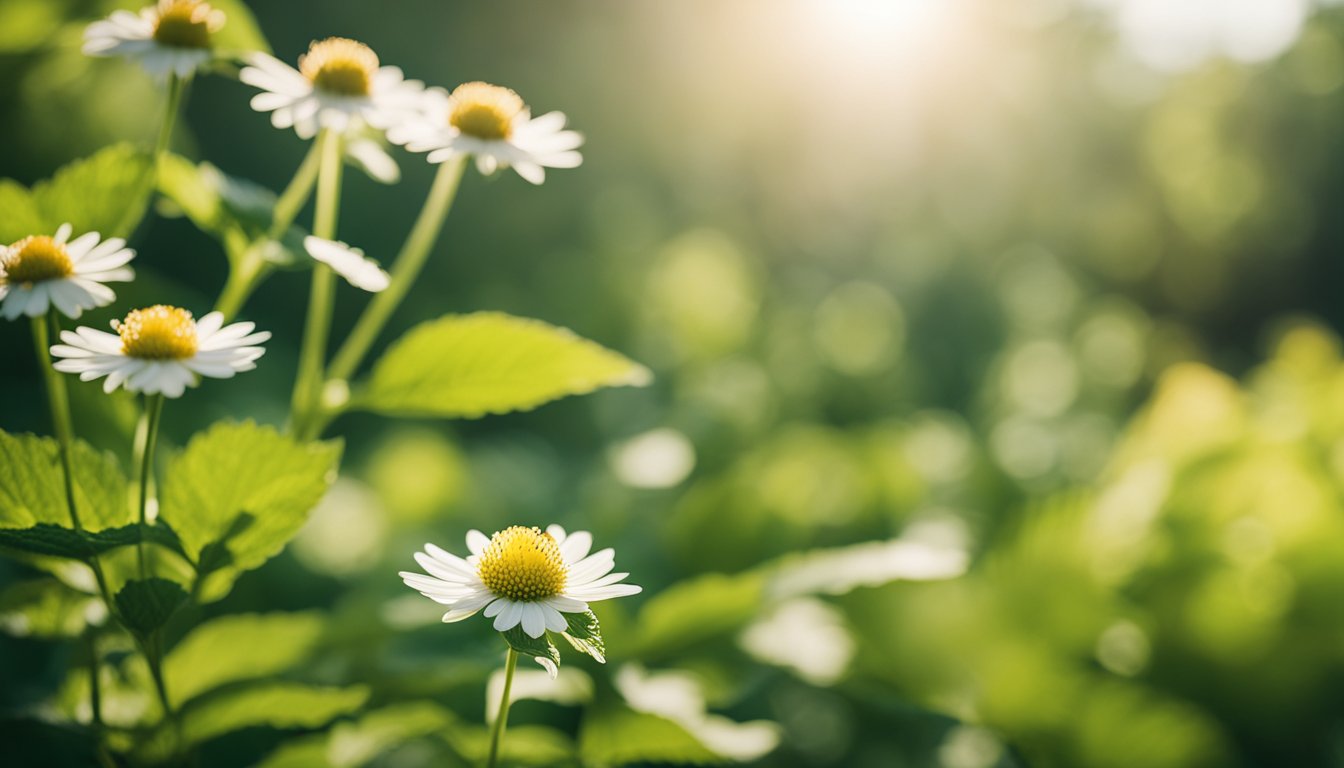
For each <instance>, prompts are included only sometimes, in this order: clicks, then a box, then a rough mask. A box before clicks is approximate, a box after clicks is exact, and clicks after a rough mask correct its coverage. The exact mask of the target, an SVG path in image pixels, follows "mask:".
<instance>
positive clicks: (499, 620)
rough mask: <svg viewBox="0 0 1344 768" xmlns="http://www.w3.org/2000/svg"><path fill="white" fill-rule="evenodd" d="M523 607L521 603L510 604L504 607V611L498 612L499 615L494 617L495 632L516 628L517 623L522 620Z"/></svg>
mask: <svg viewBox="0 0 1344 768" xmlns="http://www.w3.org/2000/svg"><path fill="white" fill-rule="evenodd" d="M492 605H493V603H492ZM524 607H525V606H524V604H523V603H513V602H510V603H509V604H508V605H507V606H505V607H504V610H502V611H500V612H499V615H498V616H496V617H495V624H494V626H495V630H496V631H497V632H504V631H507V630H510V629H513V628H514V627H516V626H518V624H519V622H521V621H522V620H523V608H524Z"/></svg>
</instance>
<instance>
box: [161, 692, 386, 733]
mask: <svg viewBox="0 0 1344 768" xmlns="http://www.w3.org/2000/svg"><path fill="white" fill-rule="evenodd" d="M368 698H369V691H368V689H367V688H363V687H360V686H355V687H350V688H322V687H316V686H309V685H304V684H301V683H289V682H267V683H260V684H257V685H252V686H247V687H244V688H235V689H229V690H226V691H223V692H221V693H219V694H218V695H214V696H208V697H205V698H203V699H199V700H198V701H199V704H197V705H195V706H192V707H188V708H187V709H185V710H184V711H183V713H182V737H183V740H184V741H185V742H186V743H187V744H199V743H201V742H203V741H207V740H209V739H213V738H215V737H216V736H221V735H223V734H225V733H229V732H230V731H236V730H239V729H241V728H249V727H253V726H270V727H271V728H317V727H319V726H322V725H326V724H327V723H328V722H330V721H331V720H332V719H333V718H336V717H340V716H341V715H346V714H349V713H351V712H353V711H355V710H357V709H359V708H360V707H362V706H364V702H365V701H366V700H367V699H368Z"/></svg>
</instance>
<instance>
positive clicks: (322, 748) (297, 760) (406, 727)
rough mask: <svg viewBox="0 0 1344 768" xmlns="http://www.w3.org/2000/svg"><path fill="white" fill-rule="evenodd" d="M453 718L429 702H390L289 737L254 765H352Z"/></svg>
mask: <svg viewBox="0 0 1344 768" xmlns="http://www.w3.org/2000/svg"><path fill="white" fill-rule="evenodd" d="M456 720H457V718H455V717H454V716H453V713H452V712H449V711H448V710H446V709H444V708H443V707H441V706H439V705H438V704H435V703H433V702H430V701H419V702H408V703H405V704H394V705H392V706H390V707H386V708H384V709H380V710H377V711H376V712H369V713H367V714H365V715H364V716H362V717H360V718H359V719H358V720H354V721H351V722H341V723H337V724H336V725H334V726H332V728H331V731H329V732H328V733H324V734H320V735H317V736H311V737H308V738H304V739H294V740H291V741H289V742H287V743H286V744H285V745H284V746H282V747H280V748H279V749H277V750H276V751H275V752H272V753H271V754H270V756H268V757H267V758H266V759H265V760H264V761H262V762H261V763H260V764H259V765H258V766H257V768H309V767H310V766H315V765H323V766H330V768H356V766H361V765H365V764H366V763H368V762H370V761H372V760H375V759H377V758H378V757H379V756H380V755H382V754H383V753H384V752H387V751H388V750H390V749H392V748H394V747H397V746H400V745H401V744H404V743H406V742H407V741H410V740H411V739H415V738H419V737H421V736H428V735H432V734H436V733H439V732H441V731H443V730H444V729H446V728H448V727H449V726H450V725H452V724H453V723H454V722H456Z"/></svg>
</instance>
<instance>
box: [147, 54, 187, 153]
mask: <svg viewBox="0 0 1344 768" xmlns="http://www.w3.org/2000/svg"><path fill="white" fill-rule="evenodd" d="M183 85H184V81H183V80H182V78H180V77H178V76H177V73H175V72H174V73H172V74H170V75H168V103H167V105H166V106H165V107H164V112H163V125H162V126H160V127H159V138H158V139H157V140H156V141H155V142H154V164H155V165H156V166H157V165H159V164H160V163H161V162H162V161H163V155H164V153H165V152H167V151H168V145H169V144H171V143H172V140H173V125H174V124H176V123H177V112H178V109H179V107H180V105H181V104H182V88H183Z"/></svg>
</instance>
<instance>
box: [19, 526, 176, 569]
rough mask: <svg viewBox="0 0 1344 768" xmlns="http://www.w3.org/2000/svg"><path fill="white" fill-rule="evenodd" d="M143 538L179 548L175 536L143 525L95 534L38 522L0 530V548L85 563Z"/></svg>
mask: <svg viewBox="0 0 1344 768" xmlns="http://www.w3.org/2000/svg"><path fill="white" fill-rule="evenodd" d="M142 531H143V534H142ZM142 535H143V537H144V540H145V541H147V542H150V543H154V544H159V545H161V546H165V547H168V548H169V549H172V550H175V551H177V550H180V549H181V544H179V543H178V541H177V536H175V535H174V534H173V532H172V531H171V530H169V529H168V528H167V527H165V526H162V525H143V526H142V525H140V524H139V523H132V524H131V525H126V526H122V527H120V528H106V529H104V530H101V531H97V532H94V533H90V532H88V531H76V530H74V529H73V528H66V527H64V526H60V525H51V524H49V523H38V524H37V525H35V526H33V527H31V528H0V549H12V550H15V551H17V552H23V553H25V554H29V555H45V556H48V557H63V558H67V559H71V560H83V561H88V560H90V559H92V558H93V557H94V556H95V555H101V554H103V553H104V552H110V551H111V550H114V549H120V548H121V547H130V546H134V545H136V544H138V543H139V542H140V540H141V536H142Z"/></svg>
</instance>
